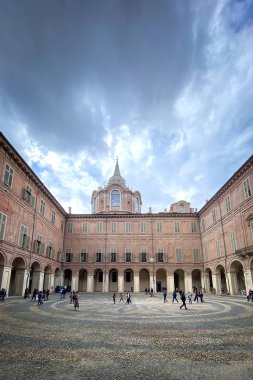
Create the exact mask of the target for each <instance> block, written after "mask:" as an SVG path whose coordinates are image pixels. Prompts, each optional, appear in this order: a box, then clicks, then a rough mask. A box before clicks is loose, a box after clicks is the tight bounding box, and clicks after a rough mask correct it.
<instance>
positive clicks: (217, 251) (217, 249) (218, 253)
mask: <svg viewBox="0 0 253 380" xmlns="http://www.w3.org/2000/svg"><path fill="white" fill-rule="evenodd" d="M215 245H216V257H218V258H219V257H220V256H221V255H220V241H219V240H217V241H216V243H215Z"/></svg>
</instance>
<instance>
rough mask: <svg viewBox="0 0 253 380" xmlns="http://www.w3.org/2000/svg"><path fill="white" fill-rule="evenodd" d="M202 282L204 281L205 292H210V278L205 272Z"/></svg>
mask: <svg viewBox="0 0 253 380" xmlns="http://www.w3.org/2000/svg"><path fill="white" fill-rule="evenodd" d="M204 282H205V290H206V293H210V278H209V274H205V275H204Z"/></svg>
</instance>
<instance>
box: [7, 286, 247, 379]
mask: <svg viewBox="0 0 253 380" xmlns="http://www.w3.org/2000/svg"><path fill="white" fill-rule="evenodd" d="M180 306H181V303H174V304H172V303H171V301H170V300H168V303H164V302H163V298H162V294H156V296H155V297H152V298H151V297H150V296H147V295H145V294H132V304H129V305H127V304H126V303H122V302H119V297H118V299H116V304H113V302H112V294H104V293H103V294H98V293H92V294H88V293H81V294H80V311H75V310H74V307H73V304H70V303H69V298H68V297H66V299H65V300H62V301H60V300H59V297H58V295H52V296H51V298H50V300H49V301H47V302H45V303H44V304H43V305H41V306H37V305H36V303H34V302H31V301H30V300H24V299H22V298H20V297H13V298H12V297H11V298H9V299H7V300H6V301H4V302H1V303H0V317H1V324H0V331H1V334H0V354H1V357H2V361H1V371H0V379H5V380H8V379H11V380H13V379H34V378H36V379H115V380H117V379H133V380H135V379H173V380H177V379H178V380H179V379H189V378H190V379H218V378H219V379H236V380H240V379H247V380H248V379H250V378H252V373H253V354H252V353H253V303H251V302H247V301H246V299H245V297H219V296H206V297H205V302H204V303H202V304H201V303H193V304H191V305H189V304H188V303H187V308H188V310H184V309H180V308H179V307H180Z"/></svg>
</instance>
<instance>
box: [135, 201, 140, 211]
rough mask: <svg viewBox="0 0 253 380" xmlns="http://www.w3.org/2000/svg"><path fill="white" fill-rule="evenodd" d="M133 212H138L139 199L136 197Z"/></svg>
mask: <svg viewBox="0 0 253 380" xmlns="http://www.w3.org/2000/svg"><path fill="white" fill-rule="evenodd" d="M135 212H137V213H138V212H140V201H139V198H138V197H136V198H135Z"/></svg>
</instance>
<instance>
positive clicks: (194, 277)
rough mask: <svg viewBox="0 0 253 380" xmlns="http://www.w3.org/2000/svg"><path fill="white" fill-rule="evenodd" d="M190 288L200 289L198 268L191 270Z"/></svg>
mask: <svg viewBox="0 0 253 380" xmlns="http://www.w3.org/2000/svg"><path fill="white" fill-rule="evenodd" d="M192 288H193V290H195V289H198V290H200V289H202V286H201V270H200V269H193V271H192Z"/></svg>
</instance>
